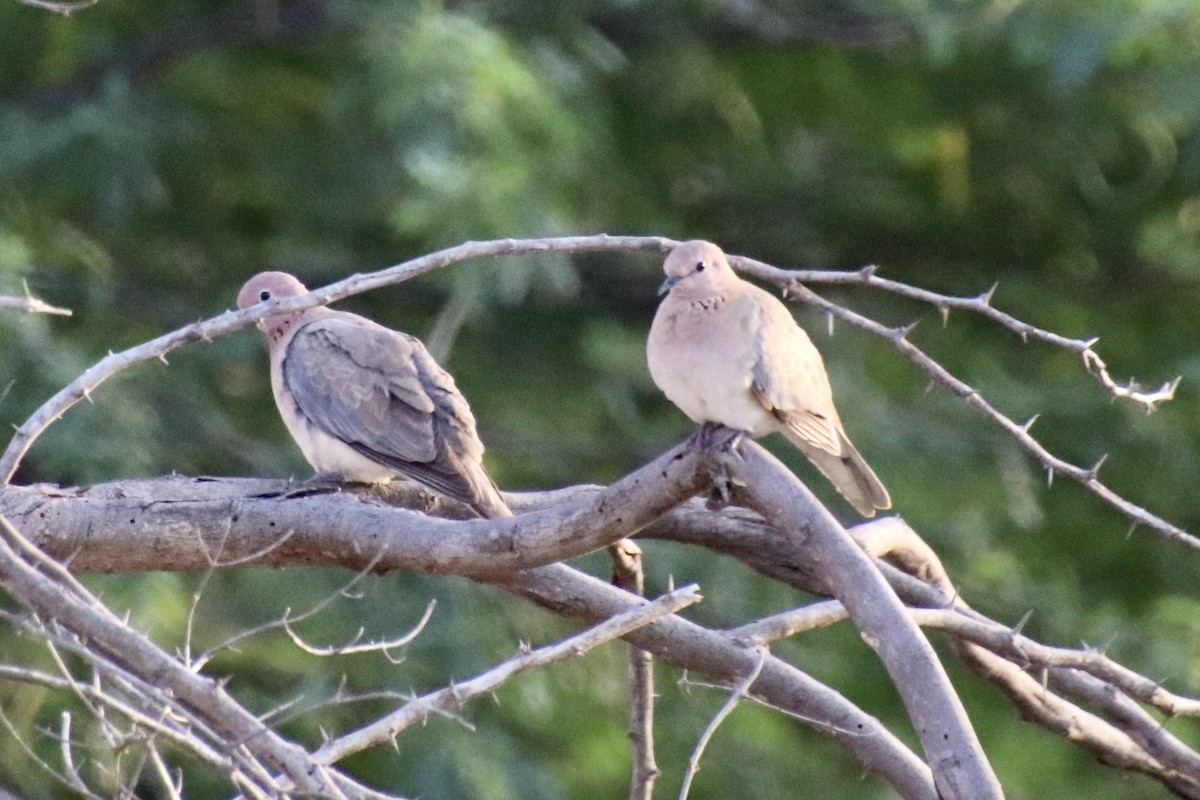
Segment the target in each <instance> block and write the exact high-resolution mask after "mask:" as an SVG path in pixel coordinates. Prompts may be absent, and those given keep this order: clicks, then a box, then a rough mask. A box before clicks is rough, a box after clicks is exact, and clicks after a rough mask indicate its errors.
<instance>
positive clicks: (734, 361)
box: [646, 241, 892, 517]
mask: <svg viewBox="0 0 1200 800" xmlns="http://www.w3.org/2000/svg"><path fill="white" fill-rule="evenodd" d="M663 271H664V272H666V274H667V278H666V280H665V281H664V282H663V284H662V288H661V289H660V290H659V294H660V295H665V296H664V297H663V299H662V302H661V303H660V304H659V306H658V311H657V312H656V313H655V315H654V322H653V324H652V325H651V326H650V336H649V338H648V340H647V342H646V361H647V365H648V366H649V368H650V375H651V377H652V378H653V379H654V383H655V384H656V385H657V386H658V388H659V389H661V390H662V392H663V394H665V395H666V396H667V398H668V399H669V400H670V401H671V402H672V403H674V404H675V405H676V406H678V407H679V409H680V410H681V411H683V413H684V414H686V415H687V416H688V417H690V418H691V419H692V421H694V422H698V423H701V424H704V423H717V424H720V425H724V426H726V427H729V428H733V429H734V430H737V431H744V432H745V433H747V434H749V435H750V436H751V437H754V438H758V437H760V436H766V435H767V434H770V433H774V432H779V433H782V434H783V435H784V436H785V437H787V439H788V441H790V442H791V443H792V444H794V445H795V446H796V447H797V448H799V450H800V452H802V453H803V454H804V455H805V456H806V457H807V458H808V460H809V461H811V462H812V463H813V464H814V465H815V466H816V467H817V469H819V470H820V471H821V472H822V473H823V474H824V475H825V477H826V478H828V479H829V480H830V481H831V482H832V483H833V485H834V487H835V488H836V489H837V490H838V491H839V492H840V493H841V494H842V496H843V497H845V498H846V499H847V500H848V501H849V502H850V505H852V506H854V508H855V509H856V510H857V511H858V512H859V513H860V514H862V515H863V516H866V517H872V516H874V515H875V512H876V510H877V509H885V508H891V505H892V501H891V498H890V497H889V496H888V492H887V489H886V488H884V485H883V483H882V482H881V481H880V480H879V478H878V477H877V476H876V475H875V473H874V471H873V470H872V469H871V467H870V466H868V465H867V462H866V461H865V460H864V459H863V457H862V455H861V454H860V453H859V452H858V450H857V449H855V447H854V445H853V444H851V442H850V439H849V438H848V437H847V436H846V431H845V430H844V429H843V428H842V421H841V419H840V418H839V417H838V412H837V409H836V408H835V407H834V405H833V391H832V389H831V388H830V385H829V376H828V375H827V374H826V372H825V364H824V362H823V361H822V360H821V354H820V353H819V352H817V348H816V347H815V346H814V345H813V343H812V341H811V340H810V339H809V338H808V334H806V333H805V332H804V330H803V329H801V328H800V326H799V325H797V324H796V320H795V319H794V318H793V317H792V315H791V312H789V311H788V309H787V306H785V305H784V304H783V303H782V302H781V301H780V300H779V299H777V298H776V297H775V296H773V295H771V294H769V293H768V292H765V291H763V290H762V289H760V288H758V287H757V286H755V285H754V284H752V283H749V282H747V281H744V280H742V279H741V278H739V277H738V276H737V275H736V274H735V273H734V272H733V269H732V268H730V266H729V262H728V261H727V260H726V258H725V253H724V252H723V251H722V250H721V249H720V248H719V247H717V246H716V245H715V244H712V243H711V242H705V241H690V242H684V243H682V244H680V245H678V246H676V247H675V248H674V249H672V250H671V251H670V253H668V254H667V258H666V261H665V262H664V263H663Z"/></svg>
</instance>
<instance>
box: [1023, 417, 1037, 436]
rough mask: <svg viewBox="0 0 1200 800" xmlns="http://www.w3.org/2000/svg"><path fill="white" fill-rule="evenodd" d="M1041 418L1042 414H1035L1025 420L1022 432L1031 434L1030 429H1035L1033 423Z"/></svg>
mask: <svg viewBox="0 0 1200 800" xmlns="http://www.w3.org/2000/svg"><path fill="white" fill-rule="evenodd" d="M1040 416H1041V414H1034V415H1033V416H1032V417H1030V418H1029V419H1027V420H1025V422H1024V424H1022V425H1021V430H1023V431H1025V433H1029V429H1030V428H1032V427H1033V423H1035V422H1037V421H1038V417H1040Z"/></svg>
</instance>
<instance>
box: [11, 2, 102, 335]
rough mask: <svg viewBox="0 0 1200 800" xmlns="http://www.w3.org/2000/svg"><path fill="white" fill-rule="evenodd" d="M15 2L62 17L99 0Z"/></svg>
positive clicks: (90, 5)
mask: <svg viewBox="0 0 1200 800" xmlns="http://www.w3.org/2000/svg"><path fill="white" fill-rule="evenodd" d="M17 2H18V3H22V4H24V5H27V6H33V7H34V8H40V9H42V10H43V11H53V12H54V13H55V14H62V15H63V16H64V17H69V16H71V15H72V14H74V13H75V12H76V11H83V10H84V9H87V8H91V7H92V6H94V5H96V3H98V2H100V0H73V2H72V1H71V0H67V1H66V2H63V1H62V0H17ZM48 313H52V314H57V313H60V312H57V311H52V312H48ZM67 313H68V314H70V313H71V312H69V311H68V312H67Z"/></svg>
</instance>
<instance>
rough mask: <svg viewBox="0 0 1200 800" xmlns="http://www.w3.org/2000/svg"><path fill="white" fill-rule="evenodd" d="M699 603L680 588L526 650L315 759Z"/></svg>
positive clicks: (695, 593)
mask: <svg viewBox="0 0 1200 800" xmlns="http://www.w3.org/2000/svg"><path fill="white" fill-rule="evenodd" d="M700 599H701V597H700V587H699V586H697V585H695V584H691V585H689V586H684V587H683V588H681V589H676V590H675V591H673V592H669V593H668V594H664V595H662V596H661V597H659V598H658V599H656V600H654V601H653V602H650V603H645V604H644V605H642V606H641V607H640V608H638V609H635V610H633V611H629V612H625V613H622V614H618V615H616V616H614V617H613V618H611V619H609V620H607V621H605V622H603V623H601V624H599V625H596V626H595V627H593V628H589V629H588V630H586V631H583V632H582V633H578V634H575V635H574V636H571V637H569V638H567V639H564V640H563V641H561V642H558V643H557V644H553V645H547V646H545V647H541V648H538V649H537V650H530V651H527V652H523V653H521V654H519V655H517V656H514V657H513V658H511V659H509V660H508V661H505V662H504V663H502V664H499V665H498V666H496V667H493V668H492V669H490V670H488V671H487V672H485V673H483V674H482V675H478V676H476V677H474V678H472V679H470V680H468V681H465V682H463V683H456V684H455V685H453V686H451V687H449V688H446V689H441V690H439V691H436V692H433V693H432V694H427V695H424V696H423V697H418V698H416V699H415V700H413V701H412V702H410V703H408V704H406V705H404V706H401V707H400V708H398V709H396V710H395V711H393V712H392V713H391V714H388V715H387V716H385V717H382V718H380V719H378V720H376V721H375V722H372V723H371V724H370V725H367V726H365V727H363V728H359V729H358V730H356V731H354V732H352V733H348V734H346V735H345V736H341V737H339V738H337V739H334V740H333V741H330V742H327V743H326V744H324V745H322V747H321V748H320V749H319V750H317V751H316V753H314V755H313V758H314V760H316V762H317V763H319V764H333V763H336V762H338V761H340V760H341V759H343V758H345V757H346V756H348V755H351V754H352V753H357V752H358V751H360V750H364V749H366V748H368V747H372V746H374V745H377V744H382V743H385V742H389V741H392V740H393V739H395V738H396V735H397V734H399V733H400V731H402V730H404V729H405V728H407V727H408V726H409V725H412V724H414V723H417V722H424V721H425V720H426V719H427V718H428V717H429V715H430V714H431V713H433V712H435V711H441V710H452V709H457V708H461V707H462V706H463V705H464V704H465V703H466V702H467V701H468V700H470V699H472V698H474V697H478V696H479V695H481V694H488V693H490V692H493V691H495V690H496V688H497V687H499V686H500V685H501V684H502V683H504V682H505V681H507V680H508V679H509V678H512V677H514V676H516V675H520V674H521V673H523V672H528V671H529V670H531V669H535V668H537V667H543V666H546V665H548V664H554V663H556V662H559V661H565V660H567V659H569V658H575V657H578V656H581V655H583V654H584V653H586V652H587V651H588V650H591V649H592V648H594V647H596V646H598V645H601V644H604V643H605V642H608V641H612V640H613V639H617V638H620V637H622V636H624V635H626V634H627V633H629V632H630V631H632V630H636V629H637V628H640V627H642V626H644V625H649V624H650V623H651V622H654V621H655V620H658V619H661V618H662V617H665V616H667V615H668V614H673V613H675V612H676V611H678V610H679V609H681V608H686V607H688V606H690V605H692V604H693V603H696V602H698V601H699V600H700Z"/></svg>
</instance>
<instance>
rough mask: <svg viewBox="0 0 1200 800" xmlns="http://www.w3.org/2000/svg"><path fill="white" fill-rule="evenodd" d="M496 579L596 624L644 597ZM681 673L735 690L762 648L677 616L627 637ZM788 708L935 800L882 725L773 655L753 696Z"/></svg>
mask: <svg viewBox="0 0 1200 800" xmlns="http://www.w3.org/2000/svg"><path fill="white" fill-rule="evenodd" d="M490 582H492V583H494V584H496V585H497V586H500V587H501V588H503V589H505V590H507V591H509V592H512V593H513V594H516V595H519V596H521V597H525V598H528V599H530V600H532V601H534V602H535V603H537V604H538V605H541V606H543V607H545V608H548V609H550V610H551V611H554V612H555V613H557V614H561V615H563V616H568V617H573V618H576V619H583V620H587V621H591V622H596V621H599V620H601V619H605V618H607V617H611V616H613V615H615V614H619V613H622V612H624V611H627V610H629V609H632V608H636V607H638V605H640V604H641V603H642V602H644V601H643V600H641V598H638V597H636V596H634V595H631V594H629V593H628V592H624V591H621V590H620V589H617V588H616V587H614V586H611V585H609V584H607V583H604V582H603V581H600V580H597V579H596V578H593V577H591V576H589V575H584V574H583V573H581V572H579V571H577V570H574V569H572V568H570V567H568V566H566V565H564V564H553V565H551V566H548V567H539V568H538V569H533V570H526V571H524V572H521V573H519V574H517V575H514V576H510V577H508V578H497V579H493V580H491V581H490ZM624 638H625V640H626V641H627V642H629V643H630V644H632V645H635V646H637V647H640V648H642V649H644V650H648V651H650V652H652V653H654V654H655V656H657V657H658V658H660V659H662V660H663V661H665V662H667V663H669V664H673V665H674V666H676V667H680V668H682V669H688V670H694V671H696V672H700V673H703V674H705V675H708V676H709V677H711V678H713V679H715V680H717V681H720V682H722V683H725V684H728V685H729V686H736V685H737V684H738V683H739V682H740V681H742V680H743V679H745V677H746V676H747V675H749V674H750V673H751V672H752V671H753V670H754V669H755V668H756V666H757V665H758V662H759V659H760V657H761V652H760V651H759V650H758V648H757V647H756V646H753V645H746V644H743V643H740V642H737V641H735V640H734V639H733V638H732V637H730V636H727V635H725V634H721V633H717V632H715V631H710V630H707V629H705V628H702V627H700V626H699V625H696V624H695V623H692V622H689V621H687V620H684V619H681V618H679V617H675V616H672V617H666V618H664V619H662V620H659V621H658V622H655V623H654V624H652V625H647V626H646V627H645V628H640V629H638V630H636V631H633V632H632V633H630V634H629V635H627V636H625V637H624ZM750 693H751V694H752V695H753V696H754V697H756V698H758V699H759V700H762V701H763V702H765V703H767V704H768V705H771V706H775V707H776V708H780V709H783V710H785V711H788V712H790V713H792V714H794V715H796V716H799V717H801V718H802V719H804V720H806V721H807V722H809V723H810V724H812V725H813V726H814V730H816V731H817V732H819V733H822V734H824V735H826V736H829V737H830V738H832V739H833V740H835V741H837V742H838V743H839V744H841V745H842V746H843V747H845V748H846V749H847V750H849V751H851V752H852V753H854V755H855V756H856V757H857V758H858V760H859V761H860V763H862V764H863V765H864V766H865V767H866V768H867V769H869V770H871V771H872V772H875V773H877V774H878V775H879V776H880V777H881V778H883V779H884V780H886V781H887V782H888V783H890V784H891V785H892V787H893V788H895V790H896V791H897V792H898V793H899V794H900V795H901V796H902V797H904V798H930V799H931V800H932V798H935V797H937V792H936V790H935V789H934V785H933V779H932V776H931V774H930V771H929V768H928V767H927V766H926V765H925V764H924V763H922V762H921V761H920V759H918V758H917V757H916V756H914V755H913V754H912V752H911V751H910V750H908V748H907V747H904V746H903V745H902V744H901V743H900V742H899V740H897V739H896V737H895V736H894V735H893V734H892V732H891V731H889V730H887V728H884V727H883V726H882V725H881V724H880V723H879V722H878V720H876V719H875V718H873V717H871V716H869V715H867V714H864V713H863V712H862V711H861V710H859V709H858V708H856V707H855V706H854V705H853V704H852V703H850V702H849V701H848V700H846V698H844V697H843V696H842V695H840V694H838V693H837V692H836V691H834V690H833V689H830V688H829V687H828V686H825V685H824V684H822V683H819V682H818V681H816V680H814V679H813V678H811V677H809V676H808V675H806V674H805V673H803V672H801V671H800V670H798V669H796V668H795V667H793V666H791V665H790V664H787V663H785V662H783V661H781V660H779V659H778V658H775V657H774V656H768V657H767V658H766V659H765V661H764V663H763V666H762V672H761V673H760V675H759V676H758V679H757V680H756V681H755V682H754V686H753V688H752V690H751V692H750Z"/></svg>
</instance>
